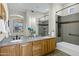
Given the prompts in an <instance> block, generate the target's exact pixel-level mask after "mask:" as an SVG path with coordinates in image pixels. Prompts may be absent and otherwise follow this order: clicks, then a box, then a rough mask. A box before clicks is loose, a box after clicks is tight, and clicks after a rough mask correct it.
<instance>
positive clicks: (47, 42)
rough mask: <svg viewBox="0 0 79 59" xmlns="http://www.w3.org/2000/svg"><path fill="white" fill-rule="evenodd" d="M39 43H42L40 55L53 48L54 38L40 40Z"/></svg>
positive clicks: (54, 44)
mask: <svg viewBox="0 0 79 59" xmlns="http://www.w3.org/2000/svg"><path fill="white" fill-rule="evenodd" d="M41 44H42V55H45V54H47V53H50V52H52V51H54V50H55V47H56V40H55V39H54V38H51V39H44V40H42V41H41Z"/></svg>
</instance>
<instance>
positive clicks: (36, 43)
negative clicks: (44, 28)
mask: <svg viewBox="0 0 79 59" xmlns="http://www.w3.org/2000/svg"><path fill="white" fill-rule="evenodd" d="M41 49H42V47H41V41H40V40H39V41H34V42H33V56H37V55H41Z"/></svg>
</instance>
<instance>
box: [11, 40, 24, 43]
mask: <svg viewBox="0 0 79 59" xmlns="http://www.w3.org/2000/svg"><path fill="white" fill-rule="evenodd" d="M22 41H23V40H12V41H10V42H13V43H15V42H19V43H20V42H22Z"/></svg>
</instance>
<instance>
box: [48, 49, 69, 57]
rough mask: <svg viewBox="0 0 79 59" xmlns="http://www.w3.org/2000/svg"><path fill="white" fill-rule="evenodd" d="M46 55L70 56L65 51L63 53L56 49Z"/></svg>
mask: <svg viewBox="0 0 79 59" xmlns="http://www.w3.org/2000/svg"><path fill="white" fill-rule="evenodd" d="M47 56H70V55H68V54H67V53H64V52H62V51H60V50H58V49H56V50H55V51H54V52H52V53H50V54H48V55H47Z"/></svg>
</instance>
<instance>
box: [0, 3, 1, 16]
mask: <svg viewBox="0 0 79 59" xmlns="http://www.w3.org/2000/svg"><path fill="white" fill-rule="evenodd" d="M0 17H1V3H0Z"/></svg>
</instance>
